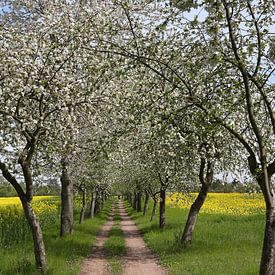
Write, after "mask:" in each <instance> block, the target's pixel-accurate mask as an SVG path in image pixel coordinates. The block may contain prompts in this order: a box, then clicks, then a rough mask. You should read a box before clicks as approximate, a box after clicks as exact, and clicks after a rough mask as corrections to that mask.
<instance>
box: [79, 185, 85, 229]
mask: <svg viewBox="0 0 275 275" xmlns="http://www.w3.org/2000/svg"><path fill="white" fill-rule="evenodd" d="M81 193H82V207H81V211H80V218H79V223H80V224H81V223H83V222H84V219H85V210H86V188H85V187H83V188H82V189H81Z"/></svg>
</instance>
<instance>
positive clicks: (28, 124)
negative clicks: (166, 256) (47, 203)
mask: <svg viewBox="0 0 275 275" xmlns="http://www.w3.org/2000/svg"><path fill="white" fill-rule="evenodd" d="M1 5H2V6H1V7H0V60H1V62H0V170H1V172H2V176H3V177H4V179H5V180H6V182H8V183H9V184H10V185H11V186H12V187H13V188H14V190H15V191H16V193H17V195H18V197H19V198H20V200H21V203H22V207H23V209H24V213H25V216H26V219H27V221H28V223H29V225H30V229H31V231H32V236H33V242H34V254H35V262H36V266H37V268H38V269H40V270H41V271H45V270H46V269H47V257H46V250H45V246H44V241H43V232H42V229H41V227H40V224H39V220H38V219H37V216H36V213H35V211H34V210H33V207H32V200H33V195H34V187H35V186H36V185H37V184H38V183H39V182H40V181H42V182H43V181H44V182H45V181H48V182H50V181H51V180H52V181H54V180H55V179H57V178H58V179H60V184H61V220H60V236H61V237H63V236H65V235H68V234H73V220H74V217H73V195H74V193H77V194H78V195H80V196H81V197H82V202H83V205H82V211H81V215H80V220H79V222H80V223H81V222H83V220H84V217H85V212H87V213H88V214H87V216H88V217H90V218H93V216H94V214H95V213H97V212H98V211H100V208H101V207H103V206H104V202H105V199H106V198H107V196H108V194H111V193H117V194H118V193H119V194H123V195H124V196H125V198H127V200H128V201H129V202H131V204H132V205H133V207H134V209H136V210H137V211H143V213H144V215H145V214H146V212H147V209H148V201H149V199H150V198H151V199H152V200H153V202H154V207H153V210H152V213H151V220H152V219H154V216H155V214H156V207H157V204H158V203H159V209H160V211H159V213H160V214H159V226H160V228H164V227H165V197H166V195H167V192H184V193H187V192H191V191H194V190H196V191H199V193H198V196H197V198H196V200H195V201H194V203H193V205H192V206H191V208H190V212H189V215H188V218H187V221H186V224H185V226H184V228H183V233H182V237H181V243H182V245H186V244H187V243H191V240H192V233H193V231H194V228H195V224H196V219H197V216H198V214H199V211H200V208H201V207H202V205H203V203H204V201H205V199H206V197H207V194H208V192H209V190H211V189H212V188H213V184H214V182H215V181H216V180H217V178H218V175H221V174H223V173H232V174H237V173H244V174H246V175H247V177H248V181H250V182H252V181H254V182H256V183H257V186H258V188H259V189H260V191H261V192H262V194H263V198H264V200H265V205H266V224H265V229H264V232H259V234H263V236H264V241H263V247H262V256H261V262H260V267H259V270H260V274H266V275H271V274H274V272H275V267H274V266H275V226H274V225H275V189H274V188H275V184H274V173H275V159H274V156H275V151H274V148H275V138H274V137H275V118H274V116H275V113H274V107H275V30H274V26H275V24H274V20H275V2H274V0H266V1H260V0H255V1H250V0H244V1H241V0H204V1H203V0H201V1H200V0H159V1H156V0H155V1H153V0H151V1H150V0H144V1H115V0H106V1H95V0H74V1H54V0H53V1H46V0H36V1H28V0H16V1H15V0H14V1H13V0H9V1H2V2H1ZM142 197H143V198H144V207H143V209H142V204H141V200H142ZM87 198H89V201H88V199H87Z"/></svg>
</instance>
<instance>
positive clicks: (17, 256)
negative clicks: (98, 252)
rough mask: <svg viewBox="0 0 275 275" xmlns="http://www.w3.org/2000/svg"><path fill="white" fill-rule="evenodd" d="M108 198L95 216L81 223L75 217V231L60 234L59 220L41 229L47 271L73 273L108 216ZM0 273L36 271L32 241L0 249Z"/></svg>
mask: <svg viewBox="0 0 275 275" xmlns="http://www.w3.org/2000/svg"><path fill="white" fill-rule="evenodd" d="M110 207H111V202H110V201H108V202H107V203H106V206H105V208H104V210H103V211H102V212H101V213H100V214H98V215H97V216H96V217H95V218H94V219H87V220H85V222H84V223H83V224H81V225H79V224H78V216H77V217H76V221H75V226H74V233H73V235H71V236H66V237H63V238H60V237H59V230H60V229H59V224H58V223H54V224H52V225H51V226H48V227H47V228H46V229H45V230H43V234H44V241H45V246H46V253H47V259H48V266H49V269H48V271H47V272H46V275H63V274H64V275H65V274H66V275H75V274H77V273H78V272H79V270H80V265H81V263H82V261H83V260H84V259H85V258H86V257H87V256H88V255H89V253H90V252H91V246H92V244H93V243H94V241H95V239H96V235H97V233H98V231H99V230H100V228H101V226H102V225H103V224H104V223H105V221H106V220H107V217H108V214H109V212H110ZM0 255H1V260H0V274H5V275H15V274H20V275H25V274H26V275H27V274H28V275H34V274H35V275H36V274H39V273H38V272H37V270H36V269H35V266H34V254H33V242H32V239H30V238H29V239H27V240H26V241H24V242H22V243H18V244H16V245H12V246H10V247H9V248H1V249H0Z"/></svg>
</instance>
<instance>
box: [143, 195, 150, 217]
mask: <svg viewBox="0 0 275 275" xmlns="http://www.w3.org/2000/svg"><path fill="white" fill-rule="evenodd" d="M149 198H150V197H149V193H148V192H147V191H145V200H144V207H143V216H145V215H146V214H147V210H148V203H149Z"/></svg>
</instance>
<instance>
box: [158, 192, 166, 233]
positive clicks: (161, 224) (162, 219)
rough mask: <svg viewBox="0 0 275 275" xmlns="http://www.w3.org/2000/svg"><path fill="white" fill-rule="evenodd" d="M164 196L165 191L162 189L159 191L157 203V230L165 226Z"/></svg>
mask: <svg viewBox="0 0 275 275" xmlns="http://www.w3.org/2000/svg"><path fill="white" fill-rule="evenodd" d="M165 195H166V190H165V189H164V188H163V187H162V188H161V189H160V201H159V228H164V225H165Z"/></svg>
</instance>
